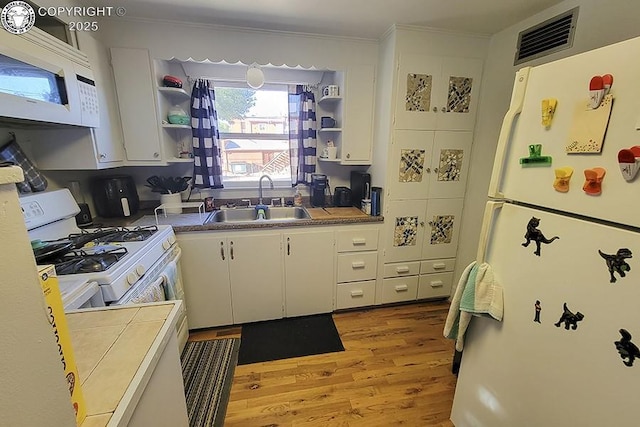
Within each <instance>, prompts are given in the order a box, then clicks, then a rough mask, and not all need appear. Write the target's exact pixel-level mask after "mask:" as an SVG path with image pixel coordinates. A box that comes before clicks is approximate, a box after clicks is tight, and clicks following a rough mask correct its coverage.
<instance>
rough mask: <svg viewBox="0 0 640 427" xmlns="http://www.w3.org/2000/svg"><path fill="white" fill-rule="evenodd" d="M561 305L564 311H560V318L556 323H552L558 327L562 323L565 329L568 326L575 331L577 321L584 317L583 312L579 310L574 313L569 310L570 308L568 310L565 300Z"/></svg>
mask: <svg viewBox="0 0 640 427" xmlns="http://www.w3.org/2000/svg"><path fill="white" fill-rule="evenodd" d="M562 307H563V309H564V311H563V312H562V316H560V320H558V322H557V323H554V325H556V327H558V328H559V327H560V325H562V323H564V328H565V329H567V330H568V329H569V328H571V329H573V330H574V331H575V330H576V329H578V322H580V321H582V319H584V314H582V313H580V312H579V311H576V312H575V313H573V312H571V310H569V308H568V307H567V303H566V302H565V303H564V305H563V306H562Z"/></svg>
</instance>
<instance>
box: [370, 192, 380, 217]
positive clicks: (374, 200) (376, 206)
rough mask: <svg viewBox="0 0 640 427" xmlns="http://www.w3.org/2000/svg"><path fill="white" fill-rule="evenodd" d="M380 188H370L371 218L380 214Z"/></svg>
mask: <svg viewBox="0 0 640 427" xmlns="http://www.w3.org/2000/svg"><path fill="white" fill-rule="evenodd" d="M381 200H382V187H371V216H380V213H381V212H382V206H381Z"/></svg>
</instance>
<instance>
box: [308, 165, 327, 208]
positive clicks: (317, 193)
mask: <svg viewBox="0 0 640 427" xmlns="http://www.w3.org/2000/svg"><path fill="white" fill-rule="evenodd" d="M328 185H329V183H328V181H327V175H324V174H321V173H312V174H311V188H310V189H309V191H310V192H311V196H310V199H311V206H313V207H314V208H322V207H324V206H326V204H327V203H326V199H325V194H326V192H327V187H328Z"/></svg>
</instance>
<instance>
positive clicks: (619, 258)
mask: <svg viewBox="0 0 640 427" xmlns="http://www.w3.org/2000/svg"><path fill="white" fill-rule="evenodd" d="M598 253H599V254H600V256H601V257H602V258H603V259H604V261H605V262H606V263H607V269H609V276H611V279H610V280H609V282H610V283H616V277H615V276H614V275H613V273H618V274H619V275H620V277H625V276H626V275H627V274H626V272H627V271H630V270H631V266H630V265H629V264H628V263H627V262H626V261H625V259H629V258H632V257H633V254H632V253H631V251H630V250H629V249H627V248H620V249H618V251H617V252H616V253H615V254H605V253H604V252H602V251H601V250H600V249H598Z"/></svg>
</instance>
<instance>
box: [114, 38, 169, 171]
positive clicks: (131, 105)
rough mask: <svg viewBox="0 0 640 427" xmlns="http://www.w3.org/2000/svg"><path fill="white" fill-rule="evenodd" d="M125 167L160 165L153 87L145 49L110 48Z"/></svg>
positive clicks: (161, 160) (147, 52)
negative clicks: (122, 137)
mask: <svg viewBox="0 0 640 427" xmlns="http://www.w3.org/2000/svg"><path fill="white" fill-rule="evenodd" d="M111 64H112V65H113V74H114V76H115V79H116V90H117V93H118V106H119V107H120V119H121V121H122V131H123V135H124V146H125V150H126V156H127V164H128V165H145V164H146V165H148V164H160V163H162V162H163V158H162V151H161V144H160V134H159V126H158V114H157V112H156V101H155V99H156V98H155V87H154V83H153V79H152V76H153V73H152V67H151V59H150V57H149V51H148V50H147V49H130V48H111Z"/></svg>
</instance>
